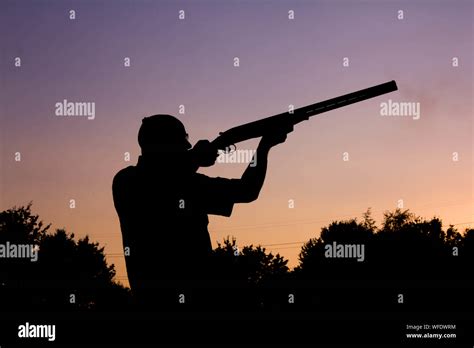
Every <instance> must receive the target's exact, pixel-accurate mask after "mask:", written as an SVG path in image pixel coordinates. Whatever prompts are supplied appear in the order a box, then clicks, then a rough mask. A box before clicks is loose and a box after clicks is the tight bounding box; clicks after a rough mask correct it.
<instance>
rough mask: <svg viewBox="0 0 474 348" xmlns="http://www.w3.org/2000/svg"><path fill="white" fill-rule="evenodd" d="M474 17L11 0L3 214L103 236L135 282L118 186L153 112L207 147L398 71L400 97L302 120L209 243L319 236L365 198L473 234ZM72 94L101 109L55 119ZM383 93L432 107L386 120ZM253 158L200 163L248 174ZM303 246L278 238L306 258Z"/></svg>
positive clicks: (311, 4)
mask: <svg viewBox="0 0 474 348" xmlns="http://www.w3.org/2000/svg"><path fill="white" fill-rule="evenodd" d="M70 9H74V10H75V11H76V19H75V20H70V19H69V13H68V12H69V10H70ZM181 9H183V10H185V13H186V19H185V20H178V11H179V10H181ZM289 10H294V11H295V19H294V20H288V11H289ZM398 10H403V11H404V16H405V18H404V19H403V20H398V19H397V11H398ZM473 18H474V16H473V2H472V1H456V2H453V1H292V2H289V1H225V2H224V1H173V2H171V1H155V2H152V1H112V0H108V1H33V0H31V1H5V0H3V1H2V2H1V4H0V28H1V32H0V35H1V43H0V44H1V48H2V50H1V57H0V58H1V65H0V69H1V70H0V76H1V92H2V93H1V95H0V98H1V99H0V102H1V104H0V105H1V109H0V111H1V142H0V145H1V147H2V148H1V157H2V159H1V168H0V175H1V188H0V189H1V191H0V195H1V196H0V209H2V210H3V209H7V208H10V207H12V206H14V205H17V206H18V205H26V204H27V203H28V202H29V201H33V211H34V212H35V213H37V214H39V215H40V217H41V218H42V219H43V221H45V222H52V223H53V228H62V227H64V228H66V229H67V231H69V232H74V233H75V234H76V236H84V235H86V234H89V235H90V237H91V239H92V240H95V241H98V242H100V243H101V245H105V246H106V253H107V254H109V257H108V259H109V261H111V262H113V263H115V265H116V267H117V271H118V279H119V280H121V281H122V282H126V271H125V265H124V260H123V257H121V256H119V254H120V253H121V252H122V240H121V233H120V227H119V222H118V218H117V216H116V213H115V210H114V207H113V202H112V193H111V183H112V178H113V176H114V175H115V173H116V172H117V171H118V170H120V169H121V168H123V167H125V166H128V165H133V164H134V163H136V160H137V158H138V155H139V147H138V144H137V140H136V138H137V132H138V127H139V126H140V123H141V119H142V118H143V117H145V116H149V115H152V114H157V113H169V114H173V115H176V116H179V118H180V119H181V120H182V121H183V123H184V124H185V126H186V128H187V130H188V133H189V134H190V140H191V142H192V143H195V142H196V141H197V140H199V139H214V138H215V137H216V136H217V134H218V132H220V131H224V130H226V129H228V128H230V127H233V126H236V125H238V124H241V123H244V122H250V121H253V120H256V119H258V118H261V117H266V116H270V115H274V114H277V113H280V112H284V111H287V108H288V105H289V104H294V105H295V106H296V107H299V106H304V105H307V104H312V103H315V102H317V101H320V100H324V99H327V98H331V97H335V96H339V95H342V94H345V93H349V92H352V91H355V90H358V89H362V88H366V87H369V86H372V85H375V84H379V83H382V82H386V81H389V80H392V79H394V80H396V81H397V84H398V86H399V91H398V92H395V93H391V94H389V95H385V96H382V97H378V98H377V99H374V100H370V101H365V102H362V103H359V104H355V105H352V106H349V107H346V108H342V109H339V110H336V111H331V112H329V113H326V114H324V115H321V116H317V117H315V118H313V119H311V121H309V122H305V123H301V124H299V125H298V126H297V127H296V128H295V131H294V132H293V133H292V134H290V135H289V138H288V141H287V142H286V143H285V144H283V145H280V146H278V147H277V148H275V149H273V150H272V151H271V153H270V160H269V168H268V173H267V178H266V182H265V185H264V187H263V190H262V192H261V195H260V198H259V199H258V201H256V202H253V203H251V204H239V205H236V206H235V207H234V213H233V215H232V217H231V218H224V217H214V216H212V217H211V218H210V225H209V230H210V234H211V240H212V241H213V245H214V246H216V241H221V240H222V239H223V238H224V237H225V236H227V235H233V236H235V237H236V238H237V241H238V244H239V245H241V246H243V245H247V244H250V243H253V244H263V245H268V244H279V243H289V242H299V241H306V240H308V239H309V238H311V237H317V236H318V235H319V231H320V228H321V227H322V226H325V225H327V224H328V223H329V222H330V221H332V220H334V219H344V218H351V217H357V216H360V215H361V213H362V212H364V211H365V210H366V209H367V208H368V207H372V210H373V211H374V216H375V218H376V220H377V221H378V222H380V219H381V217H382V213H383V212H384V211H386V210H393V209H395V208H396V205H397V201H398V200H399V199H403V200H404V205H405V208H409V209H411V210H412V211H413V212H415V213H417V214H418V215H421V216H423V217H426V218H431V217H433V216H438V217H441V218H442V219H443V222H444V223H445V224H449V223H452V224H459V225H457V227H458V228H459V229H461V230H464V228H465V227H468V226H473V225H474V224H473V223H472V222H473V221H474V204H473V187H474V185H473V128H472V124H473V121H472V120H473V106H472V97H473V68H472V61H473V24H472V23H473ZM15 57H20V58H21V60H22V65H21V67H19V68H18V67H15V66H14V58H15ZM124 57H130V58H131V67H124V66H123V59H124ZM234 57H239V58H240V67H238V68H235V67H234V66H233V58H234ZM343 57H348V58H349V59H350V65H349V67H343V65H342V59H343ZM453 57H458V58H459V67H457V68H454V67H452V58H453ZM63 99H67V100H69V101H88V102H95V103H96V116H95V119H94V120H87V119H86V118H85V117H84V118H81V117H56V116H55V113H54V112H55V107H54V105H55V103H57V102H60V101H62V100H63ZM388 99H392V100H393V101H400V102H419V103H420V104H421V118H420V119H419V120H413V119H412V118H410V117H383V116H381V115H380V103H381V102H384V101H387V100H388ZM180 104H184V105H185V107H186V114H185V115H178V106H179V105H180ZM257 143H258V142H257V141H256V140H254V141H248V142H245V143H241V144H238V148H240V149H253V148H255V146H256V145H257ZM17 151H19V152H21V155H22V161H21V162H15V160H14V154H15V152H17ZM127 151H128V152H130V153H131V154H132V159H131V162H125V161H124V152H127ZM343 152H348V153H349V156H350V157H349V161H347V162H345V161H343V158H342V154H343ZM453 152H458V153H459V161H457V162H454V161H453V160H452V153H453ZM245 166H246V165H245V164H217V165H216V166H214V167H212V168H208V169H205V170H201V172H203V173H205V174H208V175H211V176H223V177H240V175H241V173H242V172H243V170H244V169H245ZM70 199H75V200H76V205H77V206H76V208H75V209H70V208H69V200H70ZM289 199H293V200H294V201H295V208H293V209H289V208H288V200H289ZM467 222H470V224H468V223H467ZM299 247H300V245H299V244H292V245H276V246H269V247H268V248H267V249H269V250H272V251H274V252H279V253H281V254H282V255H284V256H285V257H287V258H289V259H290V265H291V266H294V265H296V264H297V255H298V252H299Z"/></svg>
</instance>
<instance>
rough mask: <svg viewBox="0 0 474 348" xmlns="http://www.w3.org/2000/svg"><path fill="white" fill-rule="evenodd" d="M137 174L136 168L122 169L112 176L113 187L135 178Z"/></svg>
mask: <svg viewBox="0 0 474 348" xmlns="http://www.w3.org/2000/svg"><path fill="white" fill-rule="evenodd" d="M136 172H137V167H136V166H128V167H126V168H123V169H121V170H119V171H118V172H117V174H115V176H114V181H113V182H114V185H115V184H117V183H120V182H122V181H127V180H130V179H132V178H133V177H135V175H136Z"/></svg>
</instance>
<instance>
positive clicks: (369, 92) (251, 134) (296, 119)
mask: <svg viewBox="0 0 474 348" xmlns="http://www.w3.org/2000/svg"><path fill="white" fill-rule="evenodd" d="M397 89H398V88H397V84H396V82H395V81H393V80H392V81H390V82H386V83H382V84H380V85H376V86H373V87H369V88H365V89H361V90H360V91H357V92H352V93H349V94H345V95H342V96H340V97H336V98H332V99H328V100H325V101H322V102H319V103H315V104H311V105H307V106H304V107H301V108H298V109H296V110H294V111H293V113H290V112H284V113H281V114H278V115H275V116H270V117H266V118H263V119H261V120H258V121H254V122H250V123H246V124H243V125H240V126H237V127H234V128H231V129H229V130H227V131H225V132H222V133H219V134H220V135H219V136H218V137H217V138H216V139H214V140H213V141H212V144H213V145H214V146H216V147H217V149H219V150H223V151H227V149H228V148H229V146H231V145H234V144H236V143H239V142H242V141H245V140H249V139H253V138H258V137H261V136H263V135H264V134H268V133H271V132H272V131H275V130H277V129H278V128H280V127H283V126H285V125H295V124H298V123H300V122H302V121H306V120H308V119H309V118H310V117H311V116H314V115H318V114H321V113H323V112H327V111H330V110H334V109H338V108H341V107H343V106H347V105H350V104H354V103H358V102H360V101H363V100H366V99H370V98H375V97H378V96H380V95H382V94H386V93H390V92H393V91H396V90H397Z"/></svg>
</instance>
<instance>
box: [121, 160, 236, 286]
mask: <svg viewBox="0 0 474 348" xmlns="http://www.w3.org/2000/svg"><path fill="white" fill-rule="evenodd" d="M163 167H164V166H161V167H157V166H155V165H154V164H151V163H147V161H146V160H145V158H144V157H140V159H139V161H138V164H137V166H135V167H134V166H130V167H127V168H125V169H123V170H121V171H120V172H118V173H117V175H116V176H115V178H114V183H113V195H114V203H115V207H116V210H117V213H118V215H119V218H120V225H121V229H122V237H123V244H124V248H127V247H128V251H129V256H126V264H127V271H128V277H129V281H130V285H131V287H132V289H133V290H136V289H140V288H149V287H152V288H156V287H163V286H167V285H170V284H174V283H176V282H182V281H186V280H192V279H202V277H204V275H205V274H206V273H207V271H208V258H209V256H210V253H211V251H212V246H211V241H210V238H209V233H208V230H207V225H208V217H207V214H208V213H209V214H219V215H225V216H230V214H231V211H232V207H233V201H232V192H233V187H234V186H236V185H235V184H236V182H237V181H238V180H233V179H223V178H209V177H207V176H205V175H202V174H197V173H191V172H189V171H184V170H182V169H179V168H175V170H173V169H170V170H167V171H163ZM126 250H127V249H126Z"/></svg>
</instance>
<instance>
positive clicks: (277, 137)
mask: <svg viewBox="0 0 474 348" xmlns="http://www.w3.org/2000/svg"><path fill="white" fill-rule="evenodd" d="M292 131H293V127H292V126H291V127H290V128H288V129H283V130H281V132H278V133H275V134H269V135H265V136H263V137H262V139H261V140H260V144H259V145H258V148H257V152H256V154H255V156H256V157H254V158H253V160H252V162H251V164H249V166H248V167H247V169H246V170H245V172H244V174H243V175H242V177H241V179H240V183H239V190H238V193H237V195H236V197H234V199H235V203H249V202H253V201H254V200H256V199H257V198H258V196H259V194H260V190H261V189H262V186H263V183H264V181H265V175H266V173H267V163H268V153H269V152H270V149H271V148H272V147H273V146H275V145H278V144H281V143H283V142H285V140H286V136H287V134H288V133H290V132H292ZM252 164H255V166H252Z"/></svg>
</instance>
